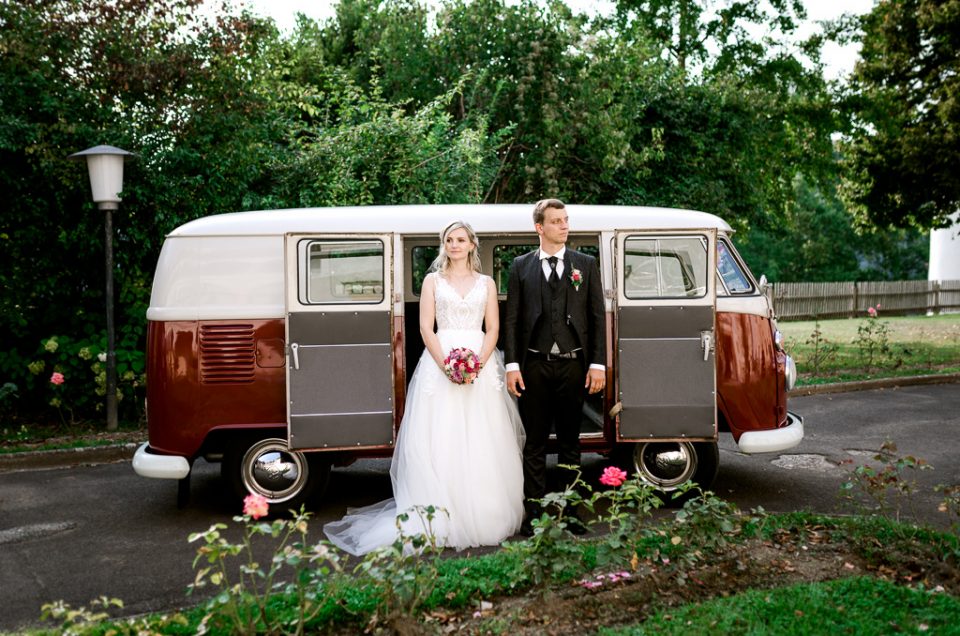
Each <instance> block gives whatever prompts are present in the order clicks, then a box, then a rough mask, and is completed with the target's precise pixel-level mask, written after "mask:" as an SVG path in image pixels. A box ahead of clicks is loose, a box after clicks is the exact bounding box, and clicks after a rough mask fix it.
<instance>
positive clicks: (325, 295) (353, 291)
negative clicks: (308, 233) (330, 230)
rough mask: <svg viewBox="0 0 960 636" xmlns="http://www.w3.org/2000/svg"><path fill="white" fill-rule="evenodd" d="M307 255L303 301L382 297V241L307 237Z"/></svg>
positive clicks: (354, 300)
mask: <svg viewBox="0 0 960 636" xmlns="http://www.w3.org/2000/svg"><path fill="white" fill-rule="evenodd" d="M307 255H308V258H307V268H308V272H307V290H306V298H305V299H304V300H305V302H304V304H307V305H316V304H343V303H374V304H376V303H380V302H382V301H383V290H384V284H383V272H384V267H383V243H381V242H380V241H349V240H333V241H311V242H310V244H309V246H308V247H307Z"/></svg>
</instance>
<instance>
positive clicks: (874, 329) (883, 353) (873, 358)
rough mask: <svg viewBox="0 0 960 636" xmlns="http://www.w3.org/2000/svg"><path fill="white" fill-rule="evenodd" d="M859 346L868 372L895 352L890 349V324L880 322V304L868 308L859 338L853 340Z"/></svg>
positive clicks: (861, 359) (858, 349) (859, 351)
mask: <svg viewBox="0 0 960 636" xmlns="http://www.w3.org/2000/svg"><path fill="white" fill-rule="evenodd" d="M853 343H854V344H855V345H857V351H858V353H859V355H860V362H861V364H863V366H864V367H865V369H866V370H867V372H868V373H869V372H870V371H872V370H873V367H874V366H875V365H876V364H878V363H879V362H880V361H881V360H882V359H884V358H889V357H890V356H891V355H892V353H893V350H892V349H891V347H890V324H889V323H888V322H887V321H885V320H880V304H879V303H878V304H877V305H876V307H867V315H866V317H865V318H863V319H862V320H861V321H860V325H859V326H858V327H857V337H856V338H854V339H853Z"/></svg>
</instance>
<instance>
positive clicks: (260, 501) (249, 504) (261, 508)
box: [243, 495, 270, 519]
mask: <svg viewBox="0 0 960 636" xmlns="http://www.w3.org/2000/svg"><path fill="white" fill-rule="evenodd" d="M269 507H270V506H269V504H268V503H267V498H266V497H264V496H263V495H247V496H246V497H244V498H243V514H245V515H247V516H249V517H252V518H254V519H259V518H260V517H265V516H267V509H268V508H269Z"/></svg>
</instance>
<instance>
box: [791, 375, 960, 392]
mask: <svg viewBox="0 0 960 636" xmlns="http://www.w3.org/2000/svg"><path fill="white" fill-rule="evenodd" d="M953 382H960V373H950V374H946V375H911V376H904V377H902V378H879V379H877V380H858V381H856V382H835V383H833V384H816V385H811V386H802V387H795V388H794V389H793V390H792V391H790V392H789V393H788V394H787V397H803V396H806V395H821V394H824V393H847V392H850V391H871V390H874V389H892V388H897V387H901V386H922V385H925V384H951V383H953Z"/></svg>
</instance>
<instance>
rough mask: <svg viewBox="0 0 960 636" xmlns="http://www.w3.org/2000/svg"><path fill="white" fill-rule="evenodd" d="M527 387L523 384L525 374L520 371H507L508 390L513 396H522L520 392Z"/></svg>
mask: <svg viewBox="0 0 960 636" xmlns="http://www.w3.org/2000/svg"><path fill="white" fill-rule="evenodd" d="M526 388H527V387H525V386H523V375H521V374H520V372H519V371H507V391H509V392H510V395H512V396H513V397H520V392H521V391H525V390H526Z"/></svg>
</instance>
